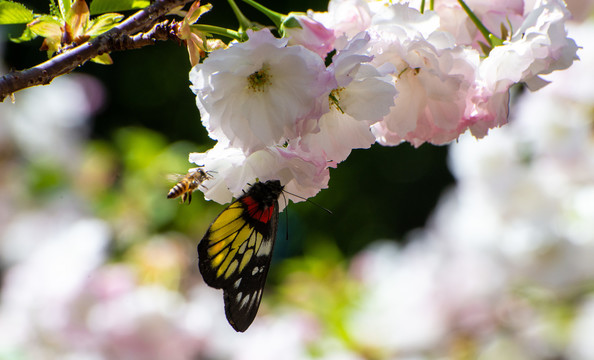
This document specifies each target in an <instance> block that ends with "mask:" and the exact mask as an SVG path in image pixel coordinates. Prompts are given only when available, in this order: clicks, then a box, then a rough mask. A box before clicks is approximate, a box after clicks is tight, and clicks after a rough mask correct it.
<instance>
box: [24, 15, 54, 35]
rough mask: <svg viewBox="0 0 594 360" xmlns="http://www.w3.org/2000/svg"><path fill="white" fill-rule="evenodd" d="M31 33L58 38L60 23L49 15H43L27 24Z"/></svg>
mask: <svg viewBox="0 0 594 360" xmlns="http://www.w3.org/2000/svg"><path fill="white" fill-rule="evenodd" d="M27 27H28V28H29V29H31V31H32V32H33V33H35V34H36V35H39V36H43V37H44V38H55V39H60V38H61V37H62V23H61V22H60V21H58V20H56V19H54V18H53V17H51V16H49V15H43V16H40V17H38V18H37V19H35V20H34V21H32V22H31V23H29V24H28V25H27Z"/></svg>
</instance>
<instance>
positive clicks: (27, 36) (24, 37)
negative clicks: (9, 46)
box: [9, 27, 37, 43]
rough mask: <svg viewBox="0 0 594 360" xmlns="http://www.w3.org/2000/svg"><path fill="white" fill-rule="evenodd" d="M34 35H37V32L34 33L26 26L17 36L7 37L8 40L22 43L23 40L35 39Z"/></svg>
mask: <svg viewBox="0 0 594 360" xmlns="http://www.w3.org/2000/svg"><path fill="white" fill-rule="evenodd" d="M36 37H37V34H35V33H34V32H33V31H31V29H30V28H28V27H26V28H25V30H24V31H23V33H22V34H21V36H19V37H18V38H13V37H9V40H10V41H12V42H14V43H22V42H25V41H31V40H33V39H35V38H36Z"/></svg>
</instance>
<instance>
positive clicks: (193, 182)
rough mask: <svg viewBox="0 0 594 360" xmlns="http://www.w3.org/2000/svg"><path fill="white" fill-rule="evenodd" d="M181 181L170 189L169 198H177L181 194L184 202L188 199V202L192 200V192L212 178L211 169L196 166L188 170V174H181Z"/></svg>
mask: <svg viewBox="0 0 594 360" xmlns="http://www.w3.org/2000/svg"><path fill="white" fill-rule="evenodd" d="M178 179H180V180H179V182H178V183H177V184H175V186H174V187H172V188H171V190H169V193H168V194H167V198H168V199H175V198H176V197H178V196H181V199H182V203H184V202H186V200H188V204H190V203H191V202H192V193H193V192H194V191H195V190H196V189H198V187H199V186H200V185H202V183H203V182H204V181H206V180H208V179H212V176H211V175H210V174H209V171H204V170H203V169H202V168H201V167H195V168H192V169H190V170H188V173H187V174H186V175H179V177H178Z"/></svg>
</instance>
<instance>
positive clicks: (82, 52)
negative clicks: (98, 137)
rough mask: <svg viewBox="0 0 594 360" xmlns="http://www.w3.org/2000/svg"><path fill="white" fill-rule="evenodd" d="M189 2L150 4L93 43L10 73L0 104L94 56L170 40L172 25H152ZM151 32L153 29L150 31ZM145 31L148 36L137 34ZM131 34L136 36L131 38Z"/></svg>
mask: <svg viewBox="0 0 594 360" xmlns="http://www.w3.org/2000/svg"><path fill="white" fill-rule="evenodd" d="M190 1H192V0H156V1H155V2H154V3H153V4H151V5H150V6H148V7H147V8H145V9H142V10H140V11H139V12H137V13H136V14H134V15H132V16H130V17H129V18H128V19H126V20H125V21H123V22H122V23H121V24H119V25H117V26H116V27H114V28H113V29H111V30H109V31H107V32H106V33H104V34H101V35H99V36H97V37H96V38H95V39H93V40H91V41H89V42H86V43H84V44H81V45H78V46H76V47H74V48H72V49H69V50H67V51H65V52H64V53H62V54H59V55H57V56H55V57H53V58H51V59H50V60H48V61H46V62H44V63H41V64H39V65H37V66H34V67H32V68H29V69H26V70H23V71H15V72H10V73H8V74H6V75H4V76H2V77H0V102H2V101H4V99H5V98H6V97H7V96H9V95H11V94H12V93H14V92H16V91H19V90H22V89H25V88H28V87H32V86H37V85H47V84H49V83H50V82H51V81H52V80H53V79H54V78H56V77H58V76H60V75H64V74H67V73H69V72H71V71H72V70H74V69H76V68H77V67H78V66H80V65H82V64H84V63H85V62H86V61H88V60H90V59H92V58H94V57H95V56H98V55H102V54H104V53H107V52H110V51H119V50H126V49H137V48H140V47H142V46H146V45H152V44H154V43H155V41H157V40H166V39H168V38H171V37H172V35H171V27H172V26H173V25H174V24H168V23H167V22H162V23H159V24H157V25H155V23H156V22H157V21H159V20H160V19H161V17H162V16H164V15H165V14H167V13H168V12H169V11H171V10H172V9H173V8H175V7H178V6H183V5H184V4H186V3H188V2H190ZM151 28H152V29H151ZM146 29H151V30H150V31H148V32H147V33H144V34H137V33H138V32H143V31H145V30H146ZM132 34H137V35H135V36H132Z"/></svg>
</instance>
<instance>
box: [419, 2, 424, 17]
mask: <svg viewBox="0 0 594 360" xmlns="http://www.w3.org/2000/svg"><path fill="white" fill-rule="evenodd" d="M419 11H420V12H421V14H424V13H425V0H421V9H420V10H419Z"/></svg>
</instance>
